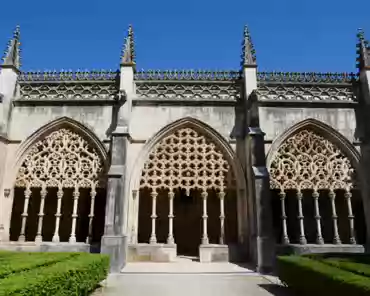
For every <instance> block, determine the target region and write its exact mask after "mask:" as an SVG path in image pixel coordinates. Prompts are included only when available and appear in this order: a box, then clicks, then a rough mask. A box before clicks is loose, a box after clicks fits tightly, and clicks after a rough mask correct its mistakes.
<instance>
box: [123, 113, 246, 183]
mask: <svg viewBox="0 0 370 296" xmlns="http://www.w3.org/2000/svg"><path fill="white" fill-rule="evenodd" d="M185 127H190V128H194V129H195V130H197V131H199V132H201V133H202V134H204V135H206V136H207V137H209V138H210V139H211V140H212V142H213V143H214V144H215V145H216V146H217V148H219V149H220V150H221V152H222V153H223V155H224V156H225V158H226V160H227V161H228V162H229V164H230V166H231V168H232V171H233V174H234V176H235V178H236V185H237V188H238V189H240V190H243V189H245V188H246V183H245V178H244V173H243V169H242V167H241V164H240V162H239V160H238V159H237V156H236V153H235V152H234V150H233V149H232V147H231V146H230V144H229V143H228V142H227V141H226V140H225V138H224V137H223V136H222V135H220V134H219V133H218V132H217V131H216V130H214V129H213V128H212V127H210V126H209V125H207V124H205V123H203V122H202V121H200V120H198V119H195V118H192V117H185V118H182V119H179V120H176V121H174V122H172V123H170V124H169V125H167V126H165V127H164V128H162V129H161V130H160V131H159V132H157V133H156V134H155V135H154V136H153V137H152V138H151V139H149V140H148V141H147V142H146V144H145V146H144V148H143V149H142V150H141V152H140V153H139V156H138V157H137V158H136V161H135V164H134V169H133V171H132V174H131V178H130V185H131V186H130V188H131V189H137V188H138V186H139V182H140V178H141V172H142V169H143V167H144V163H145V162H146V161H147V158H148V156H149V154H150V152H151V151H152V150H153V148H154V147H155V146H156V145H157V144H158V143H159V142H160V141H161V140H162V139H163V138H165V137H166V136H168V135H170V134H172V133H173V132H175V131H176V130H179V129H181V128H185Z"/></svg>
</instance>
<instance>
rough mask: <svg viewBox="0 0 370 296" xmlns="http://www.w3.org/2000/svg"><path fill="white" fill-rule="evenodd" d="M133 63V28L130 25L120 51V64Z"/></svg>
mask: <svg viewBox="0 0 370 296" xmlns="http://www.w3.org/2000/svg"><path fill="white" fill-rule="evenodd" d="M134 64H135V41H134V30H133V29H132V26H131V25H130V26H129V28H128V33H127V36H126V38H125V43H124V45H123V48H122V53H121V65H134Z"/></svg>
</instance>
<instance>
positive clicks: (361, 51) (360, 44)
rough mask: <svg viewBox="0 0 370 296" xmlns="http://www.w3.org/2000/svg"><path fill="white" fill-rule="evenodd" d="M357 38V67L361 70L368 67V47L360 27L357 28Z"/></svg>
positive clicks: (369, 57)
mask: <svg viewBox="0 0 370 296" xmlns="http://www.w3.org/2000/svg"><path fill="white" fill-rule="evenodd" d="M357 39H358V41H357V68H358V69H359V70H360V71H361V70H362V69H364V68H369V67H370V47H369V42H368V41H367V40H365V33H364V31H363V30H362V29H358V32H357Z"/></svg>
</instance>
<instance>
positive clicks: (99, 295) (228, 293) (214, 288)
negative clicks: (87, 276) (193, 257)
mask: <svg viewBox="0 0 370 296" xmlns="http://www.w3.org/2000/svg"><path fill="white" fill-rule="evenodd" d="M103 295H105V296H118V295H122V296H143V295H150V296H170V295H171V296H197V295H199V296H273V295H274V296H290V295H289V294H288V293H287V291H286V290H285V289H284V288H283V287H281V286H277V285H275V284H272V283H271V282H270V281H269V280H267V279H265V278H264V277H262V276H259V275H256V276H250V275H243V274H234V275H225V274H206V275H202V274H118V275H111V276H110V277H109V278H108V280H107V282H106V284H105V287H104V288H103V289H101V290H100V291H97V292H95V293H94V294H93V296H103Z"/></svg>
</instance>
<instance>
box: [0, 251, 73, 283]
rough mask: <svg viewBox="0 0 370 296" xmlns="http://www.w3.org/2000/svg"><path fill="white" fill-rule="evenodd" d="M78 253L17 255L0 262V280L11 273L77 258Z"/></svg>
mask: <svg viewBox="0 0 370 296" xmlns="http://www.w3.org/2000/svg"><path fill="white" fill-rule="evenodd" d="M77 255H78V253H47V254H45V253H18V255H14V256H11V255H10V256H9V257H4V258H3V260H1V261H0V279H2V278H4V277H7V276H9V275H10V274H13V273H19V272H22V271H25V270H30V269H34V268H37V267H41V266H48V265H51V264H54V263H57V262H60V261H64V260H68V259H70V258H71V257H75V256H77Z"/></svg>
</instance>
